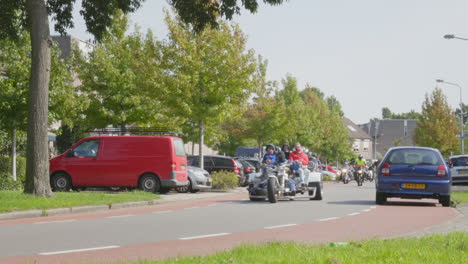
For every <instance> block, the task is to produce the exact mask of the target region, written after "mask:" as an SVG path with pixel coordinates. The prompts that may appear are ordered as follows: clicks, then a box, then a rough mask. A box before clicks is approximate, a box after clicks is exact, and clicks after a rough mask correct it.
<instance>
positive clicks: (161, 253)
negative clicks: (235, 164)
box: [0, 194, 459, 264]
mask: <svg viewBox="0 0 468 264" xmlns="http://www.w3.org/2000/svg"><path fill="white" fill-rule="evenodd" d="M241 199H245V195H239V194H237V195H232V196H225V197H216V198H209V199H202V200H199V201H197V202H196V203H195V202H194V201H184V202H174V203H169V204H164V205H161V206H159V207H149V208H135V209H131V211H132V213H134V214H135V213H137V212H138V213H146V212H151V211H153V212H154V211H158V210H179V209H183V208H187V207H190V206H193V204H196V205H197V206H200V205H201V204H202V205H210V204H213V203H220V202H229V201H232V200H241ZM425 205H426V204H425V203H420V202H413V203H412V202H399V200H392V202H390V204H389V205H384V206H377V207H375V208H374V209H372V210H364V211H362V212H360V213H358V214H353V215H347V216H343V217H340V218H334V219H322V220H317V221H313V222H310V223H307V224H301V225H295V226H285V227H279V228H275V229H259V230H256V231H250V232H238V233H232V234H218V235H217V236H213V237H204V238H194V239H188V240H170V241H159V242H154V243H145V244H134V245H125V246H121V247H118V248H112V249H101V250H94V251H85V252H75V253H67V254H56V255H32V256H15V257H8V258H3V259H0V263H5V264H7V263H77V262H78V263H82V262H86V263H89V262H91V263H93V262H97V263H99V262H114V261H123V260H127V261H128V260H130V261H131V260H143V259H152V260H157V259H165V258H171V257H180V256H198V255H207V254H213V253H215V252H218V251H222V250H227V249H232V248H234V247H236V246H239V245H242V244H261V243H266V242H271V241H296V242H303V243H308V244H319V243H328V242H343V241H351V240H361V239H370V238H379V239H382V238H389V237H393V236H398V235H401V234H405V233H411V232H414V231H417V230H422V229H424V228H427V227H430V226H434V225H438V224H443V223H445V222H447V221H450V220H452V219H454V218H456V217H458V216H459V213H458V212H457V211H456V210H455V209H452V208H447V207H440V206H436V207H434V206H425ZM109 213H111V212H106V213H105V214H104V213H101V214H100V215H98V216H96V215H95V214H93V215H92V216H91V215H86V214H84V215H79V217H80V218H81V219H88V218H89V217H93V218H94V217H102V215H103V214H104V215H107V214H109ZM112 213H113V214H117V215H118V214H124V213H126V210H118V211H117V212H112ZM61 217H62V218H63V217H64V216H61ZM68 217H74V218H75V219H76V218H77V215H73V216H68ZM48 220H49V221H51V219H48ZM18 221H19V220H16V221H14V222H16V224H18ZM23 221H26V220H21V221H19V222H23ZM28 221H34V220H33V219H28ZM36 221H37V220H36ZM0 224H6V223H4V222H3V223H0ZM9 224H13V221H11V222H10V223H9Z"/></svg>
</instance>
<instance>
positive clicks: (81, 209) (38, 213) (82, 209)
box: [0, 188, 244, 220]
mask: <svg viewBox="0 0 468 264" xmlns="http://www.w3.org/2000/svg"><path fill="white" fill-rule="evenodd" d="M241 189H244V188H241ZM238 192H239V190H237V189H236V190H231V191H222V192H210V193H216V194H219V195H216V196H224V195H229V194H235V193H238ZM203 198H207V197H204V196H197V195H196V194H195V195H193V197H191V198H190V199H203ZM184 200H185V199H184ZM184 200H164V199H163V198H162V199H158V200H149V201H136V202H126V203H116V204H106V205H86V206H76V207H66V208H53V209H45V210H28V211H15V212H10V213H0V220H13V219H20V218H34V217H42V216H54V215H63V214H73V213H87V212H98V211H106V210H117V209H123V208H131V207H144V206H152V205H157V204H165V203H173V202H178V201H184ZM187 200H188V199H187Z"/></svg>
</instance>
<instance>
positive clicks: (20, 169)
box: [0, 157, 26, 185]
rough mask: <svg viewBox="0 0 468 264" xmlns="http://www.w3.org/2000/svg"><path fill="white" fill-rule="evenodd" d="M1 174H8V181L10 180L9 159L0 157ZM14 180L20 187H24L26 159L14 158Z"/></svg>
mask: <svg viewBox="0 0 468 264" xmlns="http://www.w3.org/2000/svg"><path fill="white" fill-rule="evenodd" d="M1 174H8V175H10V179H12V176H11V158H10V157H0V175H1ZM2 179H3V178H2ZM16 179H17V181H18V182H19V183H20V184H21V185H24V182H25V181H26V158H24V157H16Z"/></svg>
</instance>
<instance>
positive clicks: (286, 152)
mask: <svg viewBox="0 0 468 264" xmlns="http://www.w3.org/2000/svg"><path fill="white" fill-rule="evenodd" d="M281 150H282V151H283V152H284V156H285V157H286V159H288V160H289V154H290V153H291V150H290V149H289V142H284V144H283V146H282V147H281Z"/></svg>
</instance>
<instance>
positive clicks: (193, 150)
mask: <svg viewBox="0 0 468 264" xmlns="http://www.w3.org/2000/svg"><path fill="white" fill-rule="evenodd" d="M193 155H195V142H193V141H192V156H193Z"/></svg>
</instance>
